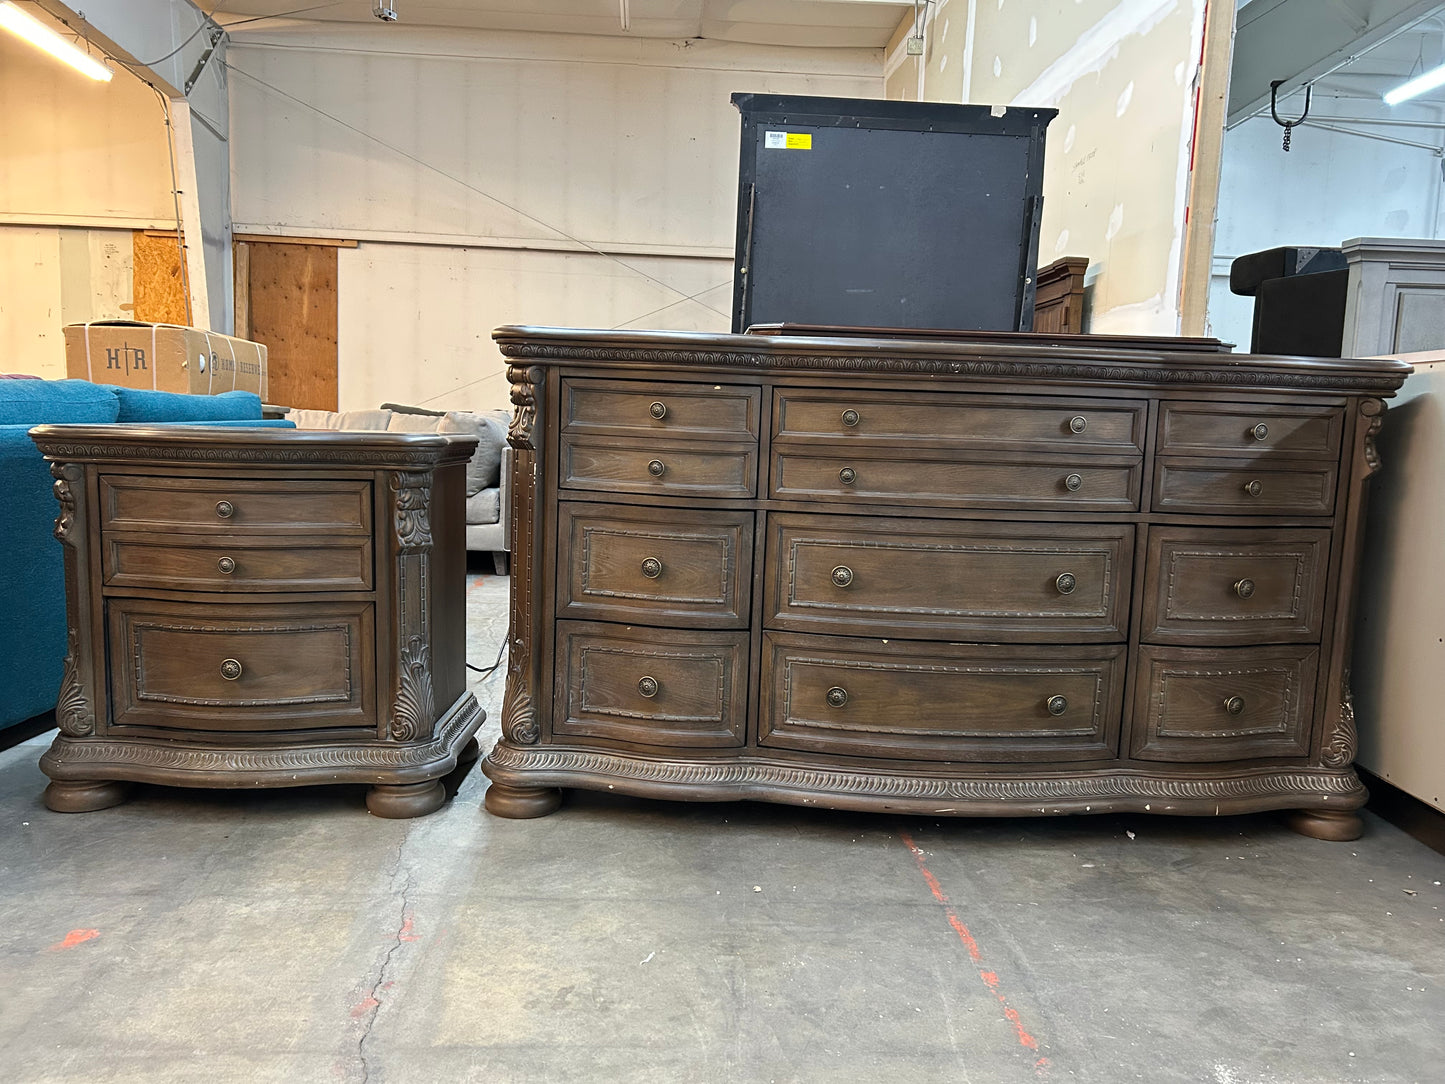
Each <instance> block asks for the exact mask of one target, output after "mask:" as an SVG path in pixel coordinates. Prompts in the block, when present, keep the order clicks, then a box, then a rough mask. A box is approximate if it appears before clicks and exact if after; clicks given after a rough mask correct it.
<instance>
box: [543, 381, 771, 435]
mask: <svg viewBox="0 0 1445 1084" xmlns="http://www.w3.org/2000/svg"><path fill="white" fill-rule="evenodd" d="M761 402H762V391H761V389H759V388H747V387H739V386H734V385H728V384H657V383H653V382H651V381H648V382H646V383H639V382H636V381H629V380H582V379H566V380H563V381H562V431H563V432H564V433H599V434H600V433H612V434H616V435H619V436H621V435H638V436H645V437H672V438H679V437H693V438H696V439H699V440H749V439H751V440H757V437H758V408H759V404H760V403H761Z"/></svg>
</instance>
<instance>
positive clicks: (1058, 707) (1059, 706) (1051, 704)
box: [1044, 696, 1069, 715]
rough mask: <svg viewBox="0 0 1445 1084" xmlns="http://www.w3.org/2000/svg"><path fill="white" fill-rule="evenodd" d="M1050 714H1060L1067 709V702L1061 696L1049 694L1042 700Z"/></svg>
mask: <svg viewBox="0 0 1445 1084" xmlns="http://www.w3.org/2000/svg"><path fill="white" fill-rule="evenodd" d="M1044 706H1045V707H1046V708H1048V709H1049V714H1050V715H1062V714H1064V712H1066V711H1068V710H1069V702H1068V701H1067V700H1066V699H1064V698H1063V697H1062V696H1051V697H1049V698H1048V700H1046V701H1045V702H1044Z"/></svg>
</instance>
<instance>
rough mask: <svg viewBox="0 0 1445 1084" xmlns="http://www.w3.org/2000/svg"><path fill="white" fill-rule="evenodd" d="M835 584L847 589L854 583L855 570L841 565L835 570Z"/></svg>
mask: <svg viewBox="0 0 1445 1084" xmlns="http://www.w3.org/2000/svg"><path fill="white" fill-rule="evenodd" d="M833 582H834V583H836V584H837V585H838V586H839V587H847V586H848V585H849V584H850V583H852V582H853V570H852V569H851V568H849V567H848V566H847V565H839V566H838V567H837V568H835V569H833Z"/></svg>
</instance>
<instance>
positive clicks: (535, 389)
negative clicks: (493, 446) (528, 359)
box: [507, 365, 547, 451]
mask: <svg viewBox="0 0 1445 1084" xmlns="http://www.w3.org/2000/svg"><path fill="white" fill-rule="evenodd" d="M546 378H547V374H546V371H545V370H544V369H543V368H542V367H541V366H540V365H531V366H524V365H509V366H507V379H508V380H510V381H511V382H512V405H513V406H514V407H516V410H514V411H513V412H512V424H511V426H510V427H509V428H508V430H507V440H508V442H509V443H510V444H511V445H512V447H513V448H517V449H519V450H520V449H524V448H525V449H528V450H531V451H535V450H536V446H535V445H534V444H533V443H532V432H533V430H534V428H535V427H536V424H537V411H538V409H539V407H540V404H541V400H542V384H543V381H545V380H546Z"/></svg>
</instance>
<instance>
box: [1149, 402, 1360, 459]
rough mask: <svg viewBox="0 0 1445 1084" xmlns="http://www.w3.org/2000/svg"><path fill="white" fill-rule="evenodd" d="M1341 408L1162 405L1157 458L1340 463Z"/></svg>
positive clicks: (1343, 414)
mask: <svg viewBox="0 0 1445 1084" xmlns="http://www.w3.org/2000/svg"><path fill="white" fill-rule="evenodd" d="M1344 416H1345V412H1344V409H1343V408H1341V407H1303V406H1301V407H1293V406H1278V405H1273V404H1271V405H1261V406H1259V407H1258V408H1253V407H1244V408H1240V407H1239V406H1236V405H1234V404H1220V403H1165V404H1164V406H1163V407H1162V409H1161V411H1160V415H1159V452H1158V454H1159V455H1224V456H1249V457H1256V456H1260V455H1262V454H1265V453H1268V454H1270V455H1274V456H1278V457H1280V458H1288V459H1293V458H1298V459H1338V458H1339V455H1340V436H1341V433H1342V432H1343V427H1344Z"/></svg>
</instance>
